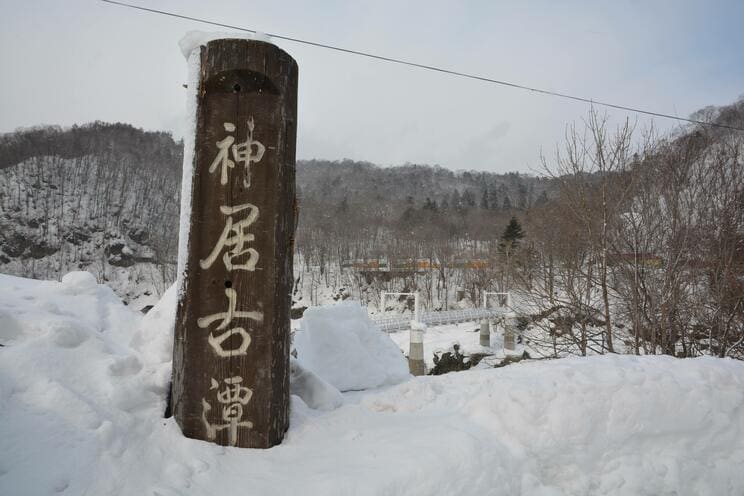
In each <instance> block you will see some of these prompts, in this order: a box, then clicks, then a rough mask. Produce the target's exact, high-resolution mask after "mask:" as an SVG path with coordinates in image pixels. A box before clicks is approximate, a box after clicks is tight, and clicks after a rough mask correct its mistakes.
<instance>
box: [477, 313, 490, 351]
mask: <svg viewBox="0 0 744 496" xmlns="http://www.w3.org/2000/svg"><path fill="white" fill-rule="evenodd" d="M480 345H481V346H491V329H490V324H489V323H488V320H487V319H486V320H483V321H481V325H480Z"/></svg>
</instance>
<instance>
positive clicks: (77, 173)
mask: <svg viewBox="0 0 744 496" xmlns="http://www.w3.org/2000/svg"><path fill="white" fill-rule="evenodd" d="M181 161H182V144H181V143H177V142H175V141H174V140H173V139H172V138H171V136H170V135H169V134H166V133H162V132H147V131H143V130H141V129H136V128H133V127H132V126H129V125H126V124H120V123H117V124H106V123H100V122H96V123H93V124H89V125H84V126H74V127H72V128H69V129H62V128H59V127H38V128H33V129H28V130H21V131H18V132H15V133H10V134H5V135H2V136H0V179H1V180H0V271H2V272H4V273H10V274H15V275H21V276H26V277H35V278H52V279H54V278H59V277H61V275H63V274H65V273H66V272H67V271H69V270H72V269H78V268H83V269H86V270H90V271H91V272H93V273H94V274H96V275H97V277H98V278H99V280H101V281H108V282H110V283H111V284H112V285H113V286H114V287H115V288H116V289H117V291H118V292H119V293H120V295H121V296H122V297H124V298H125V299H126V300H131V299H133V298H136V297H138V296H140V295H141V294H143V293H149V294H151V295H156V294H159V293H161V292H162V291H163V290H164V289H165V287H167V285H168V284H169V283H170V282H171V281H172V280H173V279H174V272H173V271H174V267H175V261H176V249H177V238H178V209H179V194H180V180H181ZM297 171H298V174H297V177H298V186H299V187H298V190H299V197H300V198H299V201H300V221H299V233H298V244H297V248H298V251H299V252H303V251H305V250H306V249H307V250H308V254H309V253H310V252H312V253H313V254H316V250H315V248H316V247H315V244H314V243H315V242H316V240H318V239H319V238H320V239H322V245H323V246H324V247H325V248H328V249H329V250H332V251H333V252H334V253H335V255H337V256H343V257H344V258H348V257H349V256H352V255H353V256H371V255H372V252H373V248H374V246H376V245H374V244H373V243H364V242H362V240H360V239H359V238H358V236H361V235H363V234H364V233H366V232H368V231H371V230H375V229H379V228H387V229H388V230H399V229H403V230H405V232H406V233H408V234H414V235H415V234H416V233H419V232H423V231H424V230H426V229H429V228H431V226H425V225H423V224H422V223H421V222H423V221H424V219H421V222H417V221H416V220H415V218H417V217H421V216H422V215H426V214H428V213H429V212H434V211H440V212H441V213H440V214H439V215H438V222H440V223H441V224H442V225H443V226H447V227H444V229H446V230H447V231H448V232H450V231H451V232H454V233H456V234H458V235H460V234H462V235H465V234H466V233H467V232H468V231H470V230H477V229H480V227H477V226H476V224H478V223H481V222H485V223H492V221H491V220H489V218H491V217H494V218H495V217H501V216H503V215H502V214H506V213H509V212H512V211H513V210H515V209H522V210H524V209H525V208H527V207H528V206H529V205H531V204H533V203H534V202H536V201H540V200H541V199H542V200H544V195H545V188H546V186H545V183H546V181H544V180H540V179H536V178H530V177H525V176H519V175H517V174H507V175H496V174H488V173H471V172H461V173H454V172H452V171H449V170H446V169H442V168H439V167H436V168H434V167H429V166H416V165H406V166H403V167H389V168H384V167H378V166H375V165H372V164H368V163H356V162H351V161H342V162H329V161H321V160H312V161H300V162H299V163H298V164H297ZM331 213H333V214H334V215H333V216H331V215H330V214H331ZM381 220H384V225H380V221H381ZM464 220H467V222H463V221H464ZM352 228H353V229H352ZM380 232H381V233H382V232H383V231H380ZM352 243H353V244H354V246H356V247H358V249H359V250H361V251H354V252H353V253H352V252H351V251H350V250H349V248H348V247H349V246H350V245H351V244H352ZM341 247H344V250H345V251H343V254H342V252H341V251H340V250H341ZM377 251H380V249H378V250H377ZM382 251H385V250H382ZM321 256H324V255H321ZM328 260H329V261H330V258H328Z"/></svg>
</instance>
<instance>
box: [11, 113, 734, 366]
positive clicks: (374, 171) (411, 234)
mask: <svg viewBox="0 0 744 496" xmlns="http://www.w3.org/2000/svg"><path fill="white" fill-rule="evenodd" d="M696 118H698V119H702V120H707V121H710V122H714V123H718V124H720V125H723V126H733V127H744V100H740V101H738V102H736V103H734V104H732V105H729V106H726V107H722V108H707V109H704V110H702V111H700V112H699V113H698V115H696ZM559 150H560V151H559V152H558V153H557V154H556V155H555V156H549V157H545V158H544V160H543V164H542V166H541V167H542V170H543V171H544V174H543V175H542V176H541V177H532V176H525V175H519V174H513V173H512V174H492V173H485V172H473V171H460V172H453V171H449V170H446V169H443V168H441V167H431V166H425V165H404V166H398V167H379V166H376V165H373V164H369V163H360V162H351V161H340V162H329V161H321V160H311V161H300V162H298V164H297V181H298V196H299V206H300V218H299V223H298V233H297V237H296V245H295V248H296V260H297V263H296V264H295V272H296V293H295V296H296V300H300V299H302V298H303V297H304V300H303V301H302V304H304V305H307V304H317V303H318V302H319V298H318V296H317V295H318V292H319V291H321V292H323V291H325V294H332V295H333V294H335V295H336V296H334V297H348V296H350V295H351V296H353V297H355V298H357V299H359V300H361V301H362V303H364V304H367V305H370V306H372V307H376V306H378V305H379V291H380V290H383V289H387V290H391V289H395V290H418V291H420V292H421V294H422V297H423V298H422V300H423V301H422V303H423V305H424V307H425V308H427V309H445V308H450V307H452V305H454V304H459V305H462V304H470V305H474V304H478V302H480V301H482V293H483V291H494V290H501V291H503V290H509V291H512V292H515V293H520V294H521V297H522V299H523V300H524V301H526V302H528V304H529V308H530V309H531V310H530V311H531V317H530V318H531V321H532V324H534V328H536V329H540V332H539V333H538V334H535V335H534V336H533V337H532V339H533V340H534V341H542V342H541V345H542V346H543V349H545V350H548V351H547V353H548V354H551V355H560V354H564V353H577V354H590V353H602V352H606V351H609V352H612V351H617V350H629V351H634V352H638V353H640V352H643V353H656V352H661V353H668V354H677V355H683V356H694V355H698V354H701V353H709V352H712V353H714V354H716V355H720V356H737V357H741V356H744V133H742V132H740V131H737V130H734V129H727V128H724V127H718V128H716V127H709V126H705V127H702V126H697V127H689V128H686V129H682V130H680V131H678V132H677V133H676V134H674V135H672V136H661V137H659V136H652V135H648V136H645V135H642V130H639V129H634V128H633V127H632V126H630V125H628V124H626V125H625V126H620V127H619V128H614V127H611V126H609V125H608V123H607V120H606V118H605V117H604V116H602V115H598V114H596V113H591V114H590V116H589V118H588V119H587V121H586V123H585V126H584V125H582V126H581V127H571V128H569V129H568V133H567V139H566V142H565V143H563V144H560V146H559ZM181 157H182V150H181V145H180V144H179V143H176V142H174V140H173V139H172V138H171V137H170V136H169V135H167V134H164V133H157V132H145V131H142V130H138V129H135V128H132V127H131V126H128V125H124V124H103V123H94V124H90V125H86V126H81V127H74V128H72V129H60V128H53V127H52V128H49V127H46V128H37V129H32V130H26V131H18V132H16V133H12V134H7V135H4V136H2V137H0V165H1V166H2V169H0V272H4V273H9V274H15V275H22V276H27V277H36V278H51V279H54V278H59V277H60V276H61V275H63V274H64V273H66V272H67V271H69V270H73V269H85V270H89V271H91V272H92V273H94V274H95V275H96V276H97V278H98V279H99V280H100V281H107V282H108V283H109V284H110V285H111V286H112V287H114V288H115V289H116V291H117V292H118V293H119V294H120V295H121V296H122V297H123V298H124V300H125V301H128V302H134V301H135V300H136V301H137V303H136V304H137V305H138V307H139V306H142V305H144V304H145V303H147V302H148V301H149V300H150V299H154V298H155V297H157V296H158V295H159V294H160V293H161V292H162V291H163V290H164V289H165V288H166V287H167V286H168V285H169V284H170V282H172V281H173V279H174V277H175V274H174V271H175V262H176V247H177V238H178V232H177V226H178V211H179V199H178V197H179V191H180V174H181V173H180V171H181V160H182V159H181ZM494 160H497V158H494ZM508 225H509V228H507V226H508ZM321 299H322V298H321ZM463 300H464V301H465V303H463Z"/></svg>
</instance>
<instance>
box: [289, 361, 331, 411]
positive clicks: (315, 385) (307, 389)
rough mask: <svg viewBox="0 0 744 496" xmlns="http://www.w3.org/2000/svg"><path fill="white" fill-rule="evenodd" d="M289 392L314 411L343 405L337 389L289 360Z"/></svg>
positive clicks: (296, 362) (297, 363)
mask: <svg viewBox="0 0 744 496" xmlns="http://www.w3.org/2000/svg"><path fill="white" fill-rule="evenodd" d="M289 366H290V378H289V381H290V392H291V393H292V394H294V395H297V396H299V397H300V399H302V401H304V402H305V404H306V405H307V406H309V407H310V408H313V409H315V410H335V409H336V408H338V407H340V406H341V405H342V404H343V403H344V397H343V396H342V395H341V393H340V392H339V390H338V389H336V388H335V387H333V386H331V385H330V384H328V383H327V382H325V381H324V380H323V379H321V378H320V377H318V376H317V375H315V374H313V373H312V372H311V371H309V370H307V369H306V368H304V367H303V366H302V365H300V363H299V362H298V361H297V360H295V359H294V358H291V361H290V365H289Z"/></svg>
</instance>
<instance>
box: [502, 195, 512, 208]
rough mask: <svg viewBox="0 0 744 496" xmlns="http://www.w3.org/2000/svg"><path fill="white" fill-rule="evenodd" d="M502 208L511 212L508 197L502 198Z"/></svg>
mask: <svg viewBox="0 0 744 496" xmlns="http://www.w3.org/2000/svg"><path fill="white" fill-rule="evenodd" d="M502 208H503V209H504V210H511V208H512V203H511V198H509V195H506V196H505V197H504V205H503V207H502Z"/></svg>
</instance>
